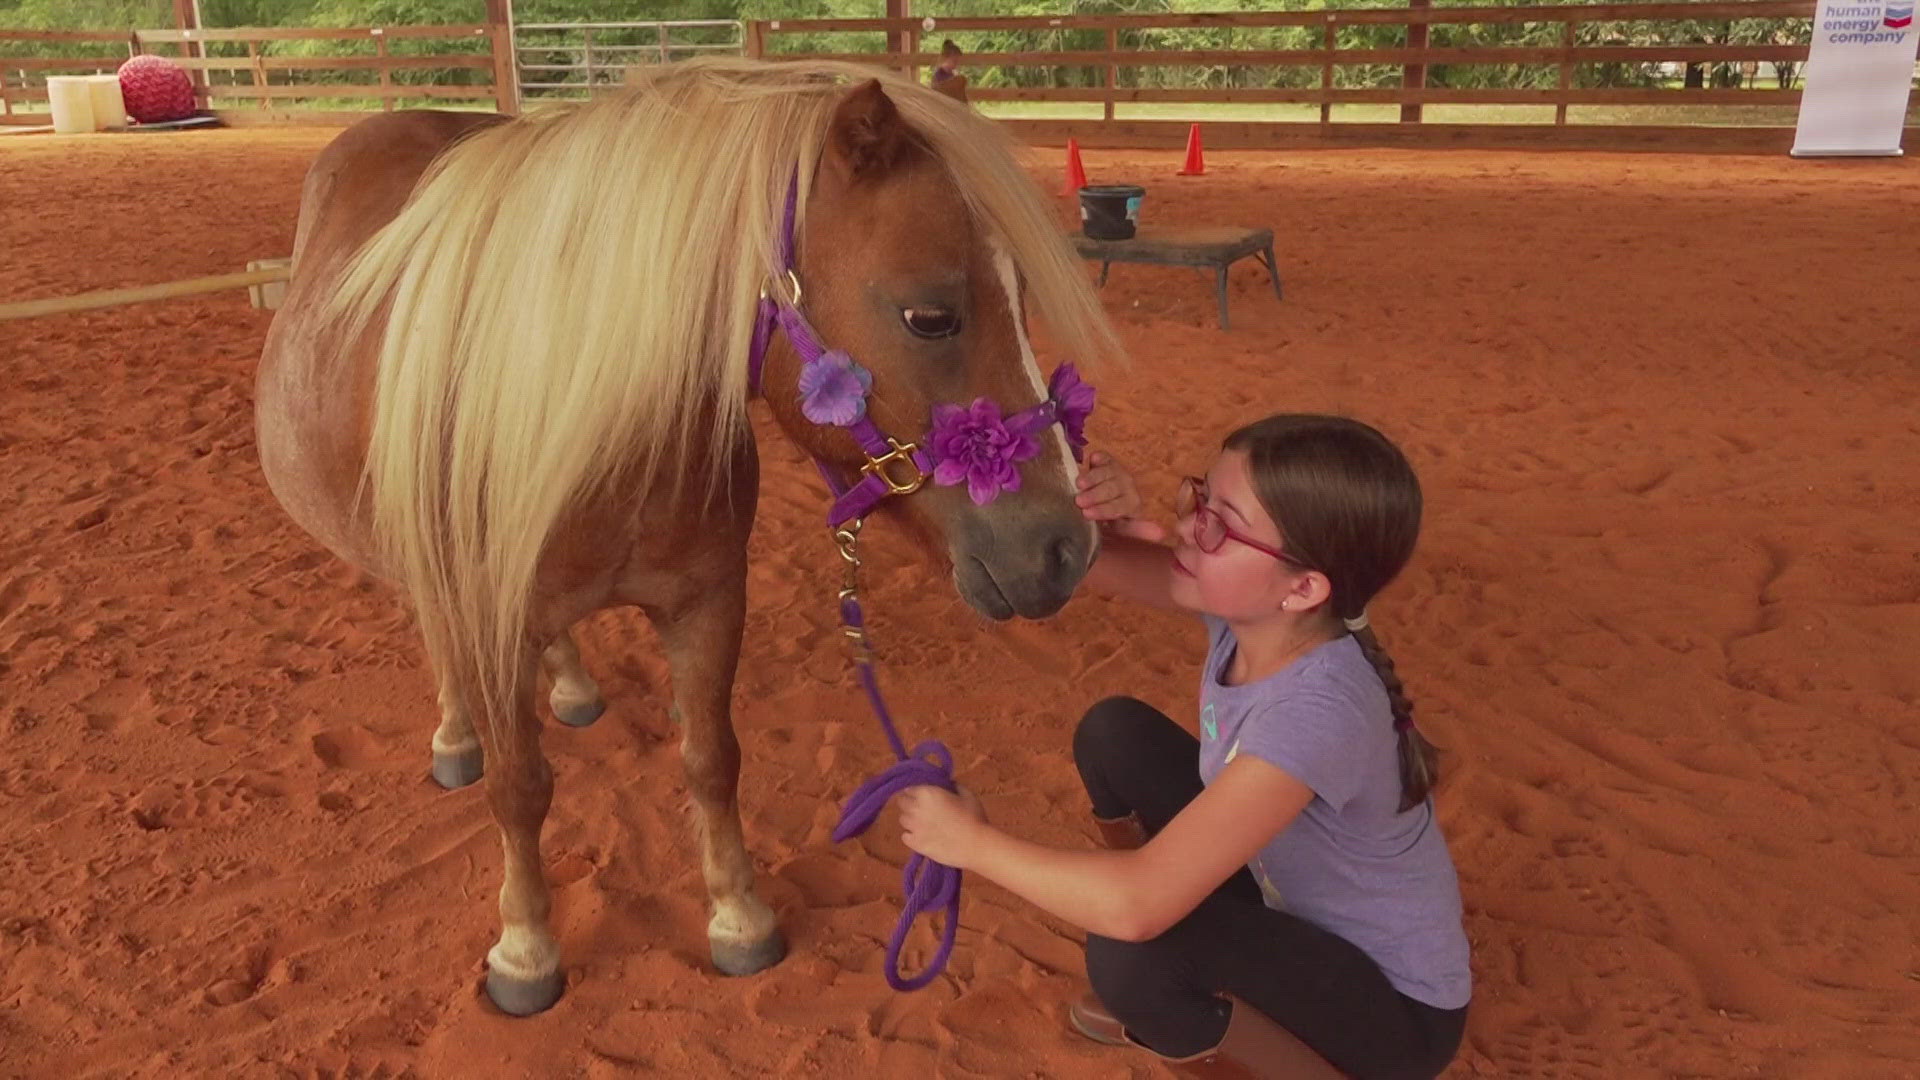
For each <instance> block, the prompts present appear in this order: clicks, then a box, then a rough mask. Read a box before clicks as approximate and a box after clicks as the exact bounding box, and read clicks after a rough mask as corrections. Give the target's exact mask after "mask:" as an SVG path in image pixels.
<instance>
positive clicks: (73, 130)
mask: <svg viewBox="0 0 1920 1080" xmlns="http://www.w3.org/2000/svg"><path fill="white" fill-rule="evenodd" d="M47 103H48V104H50V105H52V106H53V130H54V131H55V132H56V133H58V134H61V135H79V134H82V133H84V132H88V131H92V130H94V123H93V88H92V87H91V86H88V85H87V77H86V76H85V75H50V76H48V77H47Z"/></svg>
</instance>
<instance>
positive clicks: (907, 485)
mask: <svg viewBox="0 0 1920 1080" xmlns="http://www.w3.org/2000/svg"><path fill="white" fill-rule="evenodd" d="M887 445H888V446H890V447H892V449H890V450H888V451H887V452H886V453H884V454H881V455H880V456H879V457H877V458H868V459H867V463H866V464H865V465H862V466H860V471H861V472H863V473H866V474H867V475H869V476H877V477H879V478H880V482H881V483H883V484H885V485H887V493H888V494H891V495H911V494H913V493H914V492H916V491H919V490H920V489H921V487H923V486H924V485H925V484H926V482H927V474H926V473H923V472H921V471H920V466H919V465H917V464H915V463H914V460H913V455H915V454H917V453H919V452H920V448H919V447H918V446H916V445H914V444H913V443H904V444H903V443H900V442H897V441H895V440H894V439H892V438H888V439H887ZM894 462H900V463H902V464H904V465H905V466H906V467H907V468H908V469H911V470H912V471H913V477H912V478H911V479H908V480H900V479H896V478H895V476H894V473H893V472H892V471H890V469H889V467H890V466H891V465H893V463H894Z"/></svg>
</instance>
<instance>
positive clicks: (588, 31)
mask: <svg viewBox="0 0 1920 1080" xmlns="http://www.w3.org/2000/svg"><path fill="white" fill-rule="evenodd" d="M580 66H581V67H583V68H585V69H586V71H587V73H586V74H585V75H583V76H581V78H583V79H585V80H586V82H587V96H588V97H592V96H593V28H592V27H590V26H583V27H581V28H580Z"/></svg>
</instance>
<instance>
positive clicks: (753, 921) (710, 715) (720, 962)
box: [649, 552, 787, 975]
mask: <svg viewBox="0 0 1920 1080" xmlns="http://www.w3.org/2000/svg"><path fill="white" fill-rule="evenodd" d="M737 569H738V572H737V573H729V574H726V575H723V576H722V579H721V580H717V581H714V582H710V583H707V586H706V587H704V588H700V589H697V590H695V591H694V592H693V594H692V597H691V598H690V599H689V600H688V601H687V603H686V604H685V605H684V606H682V607H680V608H679V609H677V610H674V611H671V612H661V611H649V615H650V616H652V618H653V621H654V624H655V626H656V627H657V628H658V630H659V632H660V637H661V642H662V644H663V645H664V646H665V647H666V654H667V662H668V664H669V665H670V666H671V668H672V671H673V697H674V701H675V704H676V706H677V707H678V709H679V711H680V717H681V723H682V725H683V727H682V732H683V735H682V738H681V742H680V750H681V757H682V760H683V762H684V765H685V768H686V770H687V786H688V787H689V788H690V789H691V790H692V793H693V802H694V807H695V809H696V811H697V823H698V826H699V830H700V869H701V871H702V873H703V874H704V876H705V877H706V882H707V896H708V899H709V901H710V902H711V904H712V908H713V918H712V919H711V920H710V921H709V922H708V923H707V941H708V944H709V945H710V946H711V948H712V953H713V963H714V966H715V967H717V968H719V969H720V970H721V971H722V972H724V973H725V974H728V975H751V974H753V973H754V972H756V971H761V970H763V969H765V968H769V967H772V966H773V965H774V964H777V963H779V962H780V960H781V959H782V958H783V957H785V956H786V954H787V943H786V939H785V938H784V937H782V936H781V933H780V927H779V926H778V925H777V924H776V923H775V921H774V917H773V909H772V908H770V907H768V906H767V905H766V903H765V902H764V901H762V900H761V899H760V897H759V896H757V895H755V893H754V890H753V861H752V859H751V858H749V857H748V855H747V846H746V840H745V835H744V833H743V830H742V829H741V826H740V803H739V798H738V794H739V783H740V740H739V739H738V738H736V737H735V736H734V733H733V715H732V711H731V701H732V697H733V677H734V672H735V669H736V668H737V667H738V666H739V662H740V636H741V634H742V633H743V632H744V629H745V624H746V607H747V595H746V592H747V590H746V566H745V554H744V552H742V554H741V565H740V566H739V567H738V568H737Z"/></svg>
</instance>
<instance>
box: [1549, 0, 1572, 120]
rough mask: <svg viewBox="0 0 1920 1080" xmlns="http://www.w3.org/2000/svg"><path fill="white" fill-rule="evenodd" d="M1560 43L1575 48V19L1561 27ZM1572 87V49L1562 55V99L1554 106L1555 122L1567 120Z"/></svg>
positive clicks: (1569, 48) (1564, 46) (1568, 47)
mask: <svg viewBox="0 0 1920 1080" xmlns="http://www.w3.org/2000/svg"><path fill="white" fill-rule="evenodd" d="M1560 44H1561V46H1562V47H1563V48H1565V49H1568V50H1572V48H1573V20H1572V19H1568V20H1567V21H1566V23H1564V24H1563V25H1562V26H1561V27H1560ZM1572 88H1573V56H1572V53H1571V51H1569V52H1567V53H1563V54H1561V56H1560V97H1561V100H1560V101H1559V102H1558V103H1556V104H1555V105H1554V107H1553V122H1554V123H1555V124H1565V123H1566V122H1567V102H1566V94H1567V91H1568V90H1571V89H1572Z"/></svg>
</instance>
